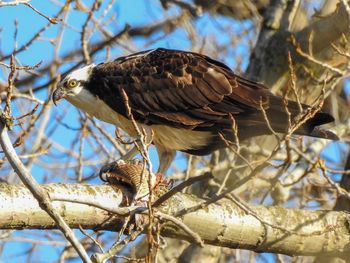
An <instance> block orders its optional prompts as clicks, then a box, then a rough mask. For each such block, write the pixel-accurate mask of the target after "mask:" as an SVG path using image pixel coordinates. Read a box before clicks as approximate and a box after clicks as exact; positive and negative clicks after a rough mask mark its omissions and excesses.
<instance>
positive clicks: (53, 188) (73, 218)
mask: <svg viewBox="0 0 350 263" xmlns="http://www.w3.org/2000/svg"><path fill="white" fill-rule="evenodd" d="M42 187H43V188H44V189H45V190H46V191H48V192H49V193H50V195H52V196H55V199H59V196H62V198H63V197H64V199H65V200H69V199H71V200H73V201H74V203H72V202H67V201H65V202H60V201H54V202H53V206H54V208H55V209H56V210H57V211H60V212H63V211H64V213H62V216H63V218H64V220H65V221H66V222H67V224H68V225H69V226H70V227H72V228H77V227H78V226H79V225H80V226H82V227H83V228H86V229H103V230H110V231H117V230H118V229H120V227H122V225H123V217H122V216H119V215H115V214H114V215H112V214H111V213H110V212H107V211H105V210H101V209H99V208H96V207H93V206H90V205H86V203H89V200H90V201H91V203H93V204H96V203H103V204H104V207H106V206H110V207H111V211H112V210H114V209H115V207H117V206H119V205H120V204H121V202H122V194H121V192H120V191H119V190H118V189H116V188H115V187H112V186H107V185H102V186H92V185H80V184H79V185H68V184H66V185H63V184H50V185H44V186H42ZM79 199H80V200H84V203H85V204H78V203H77V202H78V200H79ZM203 201H204V200H202V199H199V198H196V197H193V196H190V195H186V194H177V195H175V196H173V197H171V198H170V199H169V200H168V201H167V202H166V203H165V204H164V205H163V206H162V207H160V208H159V209H160V211H161V212H163V213H167V214H169V215H176V214H178V213H181V212H182V211H184V210H188V209H189V208H191V207H194V206H198V205H199V204H200V203H202V202H203ZM249 207H250V209H251V210H252V211H254V213H255V214H256V215H257V216H258V217H257V216H256V215H251V214H247V213H246V212H245V211H243V210H242V209H241V208H239V206H237V205H236V204H235V203H234V202H232V201H230V200H228V199H223V200H221V201H220V202H218V203H216V204H210V205H209V206H208V207H206V208H203V209H198V210H197V211H195V212H191V213H187V214H185V215H184V216H182V217H181V218H178V219H179V220H181V221H182V223H184V224H186V225H187V227H188V228H189V229H191V231H193V232H195V233H197V234H198V235H199V237H200V238H201V239H202V240H203V241H204V242H205V243H206V244H212V245H216V246H224V247H230V248H238V247H239V248H243V249H250V250H254V251H259V252H278V253H283V254H288V255H317V254H320V253H328V254H341V253H345V252H348V251H349V250H350V247H349V246H348V244H349V240H350V230H349V221H350V214H349V213H346V212H335V211H302V210H297V209H285V208H280V207H273V206H271V207H264V206H249ZM0 214H1V215H2V216H1V217H0V229H25V228H27V229H33V228H37V229H38V228H39V229H42V228H45V229H54V228H57V226H56V223H55V222H54V221H53V220H52V219H51V218H50V217H49V216H48V215H47V213H46V212H45V211H43V210H42V209H41V208H40V206H39V205H38V202H37V201H36V200H35V198H34V197H33V196H32V195H31V194H30V192H29V190H28V189H26V188H25V187H23V186H15V185H6V184H0ZM258 218H262V219H263V220H264V222H269V225H264V223H263V222H261V221H259V219H258ZM274 225H275V226H278V227H276V228H274V227H273V226H274ZM162 234H163V235H164V236H168V237H173V238H178V239H185V240H189V241H190V242H191V241H193V237H192V236H190V235H189V234H188V233H186V232H185V231H184V230H183V229H181V227H180V226H178V225H176V224H173V223H171V222H167V223H165V225H164V226H163V231H162Z"/></svg>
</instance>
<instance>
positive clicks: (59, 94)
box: [52, 82, 67, 106]
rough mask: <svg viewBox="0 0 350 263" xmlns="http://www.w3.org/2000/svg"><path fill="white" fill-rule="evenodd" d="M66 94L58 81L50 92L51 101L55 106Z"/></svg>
mask: <svg viewBox="0 0 350 263" xmlns="http://www.w3.org/2000/svg"><path fill="white" fill-rule="evenodd" d="M66 95H67V91H66V90H65V89H64V87H63V84H62V82H60V83H59V84H58V85H57V88H56V89H55V91H54V92H53V94H52V101H53V103H54V104H55V105H56V106H57V102H59V101H60V100H61V99H63V98H64V97H65V96H66Z"/></svg>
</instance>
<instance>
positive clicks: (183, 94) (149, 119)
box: [88, 49, 331, 138]
mask: <svg viewBox="0 0 350 263" xmlns="http://www.w3.org/2000/svg"><path fill="white" fill-rule="evenodd" d="M101 79H103V83H104V89H101V88H100V87H99V82H100V80H101ZM88 89H89V90H90V91H91V92H92V93H94V94H96V95H97V96H98V97H100V98H102V99H103V100H104V101H106V103H107V104H108V105H109V106H110V107H111V108H112V109H114V110H116V111H117V112H119V113H120V114H122V115H124V116H125V117H127V115H126V110H125V105H124V102H123V99H122V97H121V95H120V90H121V89H123V90H124V91H125V93H126V94H127V96H128V98H129V104H130V105H129V106H130V108H131V110H132V113H133V115H134V117H135V119H136V120H137V121H139V122H141V123H147V124H149V125H152V124H167V125H169V126H172V127H175V128H187V129H194V130H206V131H216V132H217V131H223V130H231V127H232V123H231V121H230V118H229V115H232V116H233V117H234V118H235V120H236V122H237V124H238V127H239V129H241V131H243V132H241V133H240V136H241V137H242V138H245V137H251V136H254V135H260V134H265V133H268V132H269V130H268V129H267V126H266V123H265V119H264V118H263V115H262V113H261V110H260V103H261V102H262V103H263V106H264V108H265V109H266V110H267V113H268V115H269V116H271V117H272V119H271V123H272V127H273V128H276V131H277V132H279V131H280V132H284V131H285V127H286V123H287V115H286V113H285V112H284V108H283V104H282V99H281V98H279V97H276V96H274V95H273V94H272V93H270V91H269V90H268V89H267V88H266V87H265V86H263V85H262V84H259V83H256V82H252V81H249V80H246V79H244V78H241V77H239V76H237V75H235V74H234V73H233V71H231V70H230V69H229V68H228V67H227V66H226V65H224V64H222V63H221V62H218V61H215V60H213V59H211V58H209V57H207V56H204V55H200V54H197V53H192V52H184V51H177V50H167V49H156V50H152V51H145V52H140V53H137V54H134V55H131V56H127V57H121V58H118V59H117V60H115V61H114V62H111V63H105V64H101V65H98V66H97V67H95V69H94V70H93V74H92V77H91V80H90V83H89V86H88ZM271 103H272V104H273V105H271ZM290 107H291V112H292V115H293V116H294V115H296V114H297V113H298V107H297V104H296V103H290ZM322 114H324V113H322ZM325 115H327V114H325ZM316 116H317V115H316ZM319 116H321V115H319ZM323 117H325V116H323ZM323 117H322V118H319V119H318V121H317V122H310V125H309V126H310V127H309V128H308V129H309V131H306V130H307V129H304V130H303V131H300V133H301V134H307V133H310V132H311V131H312V129H313V128H314V126H317V125H320V124H323V123H327V122H329V121H331V119H330V118H329V115H327V118H323ZM249 128H250V129H249ZM305 131H306V132H305Z"/></svg>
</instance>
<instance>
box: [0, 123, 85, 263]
mask: <svg viewBox="0 0 350 263" xmlns="http://www.w3.org/2000/svg"><path fill="white" fill-rule="evenodd" d="M5 123H6V120H4V119H1V121H0V144H1V147H2V149H3V151H4V153H5V155H6V157H7V159H8V161H9V162H10V164H11V166H12V168H13V169H14V170H15V172H16V173H17V174H18V176H19V177H20V179H21V181H22V182H23V184H24V185H25V186H26V187H28V189H29V190H30V191H31V193H32V194H33V196H34V197H35V198H36V199H37V200H38V202H39V204H40V207H42V209H44V210H45V211H46V212H47V213H48V214H49V215H50V216H51V217H52V219H53V220H54V221H55V222H56V223H57V225H58V226H59V227H60V229H61V230H62V233H63V234H64V235H65V237H66V238H67V240H68V241H69V242H70V243H71V244H72V246H73V247H74V248H75V250H76V251H77V253H78V254H79V255H80V257H81V259H82V260H83V261H84V262H91V260H90V258H89V256H88V254H87V253H86V251H85V249H84V247H83V246H82V244H80V242H79V240H78V239H77V238H76V236H75V235H74V232H73V231H72V229H70V227H69V225H68V224H67V223H66V222H65V221H64V219H63V218H62V216H61V215H60V214H59V213H58V212H57V211H56V210H55V209H54V207H53V205H52V203H51V200H50V198H49V196H48V194H47V192H46V191H45V190H43V189H42V188H41V187H40V185H39V184H38V183H37V182H36V181H35V180H34V179H33V177H32V176H31V175H30V174H29V172H28V171H27V169H26V167H25V166H24V165H23V163H22V162H21V160H20V159H19V157H18V155H17V153H16V151H15V149H14V148H13V146H12V143H11V141H10V138H9V136H8V134H7V127H6V124H5Z"/></svg>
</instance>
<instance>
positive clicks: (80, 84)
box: [52, 64, 95, 105]
mask: <svg viewBox="0 0 350 263" xmlns="http://www.w3.org/2000/svg"><path fill="white" fill-rule="evenodd" d="M94 67H95V64H91V65H88V66H85V67H83V68H80V69H77V70H75V71H73V72H71V73H70V74H68V75H67V76H66V77H65V78H64V79H63V80H61V81H60V82H59V83H58V85H57V88H56V90H55V91H54V92H53V94H52V100H53V103H54V104H55V105H56V104H57V102H58V101H59V100H61V99H63V98H67V99H68V98H72V97H75V96H76V95H78V94H79V93H80V92H81V91H82V90H83V89H84V86H85V85H86V83H87V82H88V81H89V78H90V76H91V72H92V69H93V68H94Z"/></svg>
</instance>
